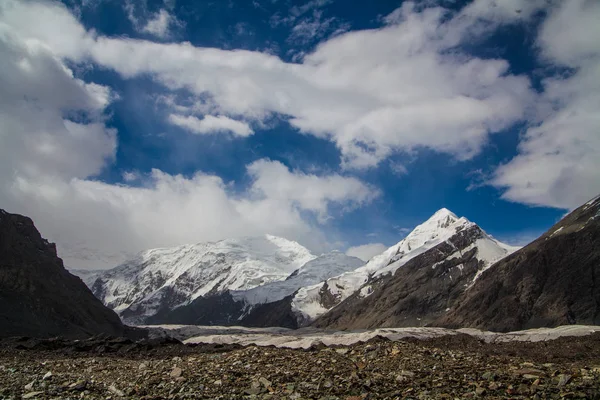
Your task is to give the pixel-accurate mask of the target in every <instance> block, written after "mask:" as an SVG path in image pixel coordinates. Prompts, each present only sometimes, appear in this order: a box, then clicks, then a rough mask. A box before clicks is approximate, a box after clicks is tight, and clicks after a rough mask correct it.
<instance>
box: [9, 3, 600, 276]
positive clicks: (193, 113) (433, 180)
mask: <svg viewBox="0 0 600 400" xmlns="http://www.w3.org/2000/svg"><path fill="white" fill-rule="evenodd" d="M596 17H600V6H599V5H598V3H597V2H593V1H584V0H576V1H573V2H570V3H569V4H562V3H556V2H548V1H542V0H540V1H537V0H536V1H518V0H511V1H504V2H496V1H493V0H482V1H476V2H456V1H437V2H436V1H427V2H417V3H416V4H415V3H412V2H402V1H377V2H347V1H344V2H342V1H338V0H312V1H297V2H292V1H283V0H254V1H233V0H230V1H206V2H203V1H182V0H148V1H144V0H139V1H132V0H130V1H117V0H83V1H79V0H64V1H63V3H58V2H53V1H24V2H17V1H15V2H12V1H9V2H7V3H6V4H5V5H4V6H2V7H0V34H1V35H0V39H1V43H2V47H1V48H0V54H4V55H5V57H4V60H5V61H4V62H1V63H0V68H2V71H3V72H2V75H3V76H4V79H3V80H4V84H5V89H0V91H4V93H2V94H3V98H4V99H5V100H4V101H2V102H1V103H0V107H2V109H1V113H0V118H1V120H0V122H2V126H3V128H0V130H1V131H0V140H1V141H2V142H3V143H4V145H3V146H2V147H3V149H4V150H2V153H1V154H0V155H1V156H3V157H2V159H3V161H0V167H1V169H2V170H3V171H4V173H0V185H1V187H0V201H2V203H3V207H6V208H7V209H8V211H12V212H21V213H24V214H27V215H30V216H31V217H32V218H34V220H35V221H36V223H37V225H38V226H39V227H40V229H41V230H42V233H43V234H44V235H45V236H47V237H48V238H49V239H51V240H53V241H56V242H57V244H58V246H59V252H60V253H61V255H62V256H63V257H64V258H65V260H66V263H67V265H68V266H70V267H76V268H81V267H83V268H98V267H101V268H105V267H111V266H114V265H115V264H116V263H118V262H120V261H122V260H123V259H124V258H126V257H127V256H129V255H131V254H133V253H135V252H137V251H140V250H142V249H145V248H148V247H157V246H172V245H176V244H183V243H189V242H198V241H204V240H218V239H220V238H224V237H231V236H237V235H256V234H262V233H273V234H277V235H281V236H285V237H288V238H291V239H295V240H298V241H299V242H300V243H302V244H304V245H306V246H307V247H309V248H310V249H311V250H314V251H315V252H320V251H326V250H330V249H340V250H344V251H345V250H347V249H348V248H351V247H355V246H360V245H365V244H372V246H370V247H369V248H368V249H366V250H365V248H363V250H364V251H363V253H360V254H361V256H363V257H368V256H369V253H370V252H371V253H374V252H376V251H380V250H381V249H382V248H384V246H389V245H392V244H394V243H396V242H397V241H399V240H400V239H401V238H402V237H403V236H404V235H406V234H407V233H408V232H409V231H410V229H412V228H413V227H414V226H415V225H417V224H419V223H420V222H422V221H424V220H425V219H427V218H428V217H429V216H430V215H431V214H433V213H434V212H435V211H436V210H438V209H439V208H441V207H446V208H448V209H450V210H452V211H453V212H455V213H456V214H458V215H459V216H465V217H467V218H468V219H470V220H472V221H474V222H476V223H478V224H479V225H480V226H481V227H482V228H483V229H485V230H486V231H487V232H488V233H490V234H492V235H494V236H495V237H497V238H499V239H501V240H503V241H505V242H507V243H510V244H525V243H527V242H528V241H529V240H532V239H533V238H535V237H536V236H538V235H539V234H540V233H542V232H543V231H545V230H546V229H548V228H549V227H550V226H551V225H552V224H553V223H555V222H556V221H557V220H558V219H560V218H561V216H563V215H564V214H565V213H566V212H567V211H568V210H569V209H572V208H574V207H576V206H578V205H579V204H581V203H582V202H584V201H586V200H587V199H588V198H590V197H592V196H594V195H596V194H597V193H598V192H600V173H599V172H598V171H599V170H600V161H598V159H599V158H600V157H597V155H598V154H600V137H599V136H600V134H599V132H600V122H599V121H598V117H597V110H598V109H600V108H599V107H598V106H600V91H599V88H598V85H599V84H598V82H600V79H596V78H599V77H600V72H599V70H598V67H597V65H600V63H599V61H600V60H599V58H600V46H599V45H598V43H597V40H594V37H596V38H597V37H598V35H595V34H594V32H595V33H597V34H600V32H598V28H597V27H596V24H595V23H594V21H596V19H595V18H596ZM354 254H359V253H354Z"/></svg>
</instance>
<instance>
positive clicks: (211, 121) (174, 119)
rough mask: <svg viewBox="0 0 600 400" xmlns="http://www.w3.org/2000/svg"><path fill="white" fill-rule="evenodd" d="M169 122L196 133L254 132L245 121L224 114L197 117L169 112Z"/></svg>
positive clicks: (248, 134)
mask: <svg viewBox="0 0 600 400" xmlns="http://www.w3.org/2000/svg"><path fill="white" fill-rule="evenodd" d="M169 122H171V123H172V124H174V125H177V126H180V127H182V128H184V129H186V130H188V131H191V132H193V133H198V134H209V133H218V132H231V133H233V134H234V135H236V136H250V135H252V134H253V133H254V131H253V130H252V128H250V126H249V125H248V124H247V123H245V122H240V121H236V120H234V119H231V118H229V117H226V116H224V115H218V116H216V117H215V116H213V115H206V116H205V117H204V118H202V119H199V118H197V117H194V116H193V115H188V116H184V115H178V114H171V115H169Z"/></svg>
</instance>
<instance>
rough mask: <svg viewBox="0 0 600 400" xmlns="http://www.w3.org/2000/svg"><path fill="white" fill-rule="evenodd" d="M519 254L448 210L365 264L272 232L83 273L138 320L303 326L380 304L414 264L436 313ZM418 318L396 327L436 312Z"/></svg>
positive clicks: (412, 281) (150, 254) (127, 317)
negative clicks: (386, 288) (382, 294)
mask: <svg viewBox="0 0 600 400" xmlns="http://www.w3.org/2000/svg"><path fill="white" fill-rule="evenodd" d="M515 250H517V248H515V247H511V246H508V245H506V244H503V243H501V242H499V241H497V240H496V239H494V238H493V237H491V236H489V235H487V234H486V233H485V232H484V231H483V230H482V229H481V228H479V227H478V226H477V225H476V224H475V223H473V222H470V221H468V220H467V219H466V218H459V217H457V216H456V215H455V214H454V213H452V212H451V211H449V210H447V209H441V210H439V211H438V212H436V213H435V214H434V215H433V216H432V217H431V218H429V219H428V220H427V221H425V222H424V223H422V224H421V225H419V226H417V227H416V228H415V229H414V230H413V231H412V232H411V233H410V234H408V235H407V236H406V237H405V238H404V239H402V240H401V241H400V242H399V243H397V244H396V245H394V246H392V247H390V248H389V249H387V250H386V251H385V252H383V253H382V254H380V255H378V256H376V257H373V258H372V259H371V260H370V261H369V262H367V263H366V264H365V263H364V262H363V261H361V260H360V259H358V258H354V257H349V256H347V255H345V254H343V253H340V252H335V251H334V252H331V253H327V254H323V255H320V256H315V255H313V254H311V253H310V251H308V250H307V249H306V248H304V247H302V246H301V245H300V244H298V243H296V242H292V241H289V240H286V239H283V238H278V237H275V236H270V235H265V236H263V237H253V238H241V239H228V240H223V241H219V242H214V243H199V244H195V245H186V246H180V247H176V248H171V249H154V250H148V251H146V252H143V253H141V254H140V255H139V256H137V257H136V258H134V259H133V260H131V261H128V262H126V263H125V264H123V265H121V266H119V267H117V268H114V269H112V270H109V271H104V272H97V273H88V274H87V275H82V276H83V277H84V279H85V281H86V283H87V284H88V286H89V287H90V288H91V289H92V291H93V292H94V294H95V295H96V296H97V297H98V298H99V299H101V300H102V301H103V302H104V304H106V305H107V306H109V307H111V308H112V309H114V310H115V311H117V312H118V313H119V315H120V316H121V318H122V319H123V320H124V321H125V322H127V323H130V324H165V323H176V324H199V325H231V324H241V325H248V326H268V325H269V326H273V325H276V326H285V327H291V328H297V327H300V326H305V325H308V324H311V323H313V321H315V323H316V324H322V323H323V321H324V319H322V318H319V317H321V316H322V315H323V314H327V315H330V314H331V315H335V313H333V314H332V313H329V311H330V310H332V309H336V310H344V309H345V308H346V307H348V305H349V304H352V303H353V302H356V301H357V300H360V299H366V298H369V297H370V300H369V301H372V300H373V299H375V298H377V296H378V295H377V289H378V288H379V287H381V286H382V285H383V284H384V282H387V281H389V280H390V279H391V278H392V277H394V276H400V275H405V274H406V273H407V271H409V270H412V269H411V268H413V267H412V266H413V265H416V266H417V267H415V268H416V269H417V270H419V271H421V272H423V271H427V274H422V276H418V277H417V276H412V275H411V276H410V277H406V279H403V282H404V284H405V285H408V286H414V287H417V286H418V290H417V291H416V292H415V293H413V297H415V296H416V297H419V296H420V294H421V293H420V292H423V291H428V290H429V291H431V290H435V291H436V293H439V299H438V303H439V304H436V306H435V310H436V311H435V313H434V314H435V315H436V316H437V315H438V314H439V313H440V312H443V311H444V310H446V309H447V308H449V307H451V306H452V304H453V301H454V300H455V299H456V298H457V297H458V296H459V295H460V294H461V293H462V292H463V291H464V290H466V289H467V288H468V287H469V286H470V285H472V284H473V282H474V281H475V280H476V279H477V277H478V276H479V275H480V274H481V273H482V272H483V271H485V270H486V269H487V268H489V267H490V266H491V265H492V264H493V263H494V262H496V261H498V260H500V259H502V258H503V257H505V256H507V255H509V254H511V253H512V252H514V251H515ZM426 254H427V255H426ZM431 254H433V255H434V256H431ZM434 264H435V265H434ZM424 265H426V266H428V267H430V268H423V266H424ZM405 266H406V267H405ZM399 270H401V271H400V272H398V271H399ZM417 281H418V282H419V283H418V285H417ZM421 281H424V282H425V283H423V282H421ZM415 285H417V286H415ZM429 286H431V287H429ZM372 295H373V296H372ZM411 299H412V297H409V298H408V299H407V300H406V301H408V303H407V306H408V305H410V304H412V303H411V301H412V300H411ZM423 307H426V308H429V309H432V310H433V308H432V306H431V305H429V306H427V305H425V306H422V308H423ZM432 312H433V311H432ZM345 314H346V315H351V314H350V313H345ZM419 315H421V314H419V313H417V312H416V308H415V311H414V315H413V316H412V317H410V318H409V317H408V316H406V315H404V316H403V317H402V318H403V320H402V321H399V320H390V321H388V325H389V324H398V323H401V324H404V325H406V324H413V325H414V324H416V323H419V324H423V323H425V321H429V320H431V319H432V315H433V314H432V315H428V316H422V317H423V318H425V319H422V318H421V316H419ZM417 318H419V319H418V320H417ZM418 321H421V322H418ZM379 322H380V321H374V322H373V324H374V325H373V326H376V325H377V324H379ZM332 326H335V324H332Z"/></svg>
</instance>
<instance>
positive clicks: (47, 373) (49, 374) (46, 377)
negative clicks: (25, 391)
mask: <svg viewBox="0 0 600 400" xmlns="http://www.w3.org/2000/svg"><path fill="white" fill-rule="evenodd" d="M50 378H52V372H50V371H48V372H46V374H45V375H44V377H43V378H42V380H44V381H45V380H46V379H50Z"/></svg>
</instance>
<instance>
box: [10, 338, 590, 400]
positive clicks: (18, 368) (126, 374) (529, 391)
mask: <svg viewBox="0 0 600 400" xmlns="http://www.w3.org/2000/svg"><path fill="white" fill-rule="evenodd" d="M478 397H485V398H491V399H493V398H512V399H518V398H537V399H544V398H552V399H555V398H556V399H562V398H600V334H599V333H595V334H593V335H590V336H586V337H577V338H573V337H570V338H568V337H563V338H559V339H557V340H553V341H550V342H538V343H527V342H511V343H497V344H486V343H484V342H483V341H481V340H478V339H476V338H473V337H470V336H467V335H455V336H447V337H441V338H436V339H430V340H414V339H408V340H405V341H399V342H392V341H388V340H383V339H375V340H372V341H371V342H368V343H361V344H356V345H352V346H346V347H337V348H327V347H321V348H312V349H309V350H291V349H280V348H272V347H271V348H269V347H257V346H248V347H241V346H232V345H215V344H212V345H198V346H189V345H182V344H181V343H178V342H176V341H175V340H169V339H162V341H161V342H160V343H159V342H157V341H155V342H146V343H133V342H130V341H127V340H106V339H92V340H88V341H80V342H63V341H60V340H50V341H39V340H30V339H12V340H5V341H4V342H2V343H1V347H0V398H3V399H20V398H26V399H42V398H44V399H51V398H55V399H58V398H60V399H67V398H73V399H74V398H86V399H99V398H102V399H108V398H111V399H118V398H133V399H163V398H166V399H244V398H248V399H253V398H256V399H346V400H350V399H353V400H354V399H404V398H414V399H430V398H440V399H443V398H446V399H455V398H478Z"/></svg>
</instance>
